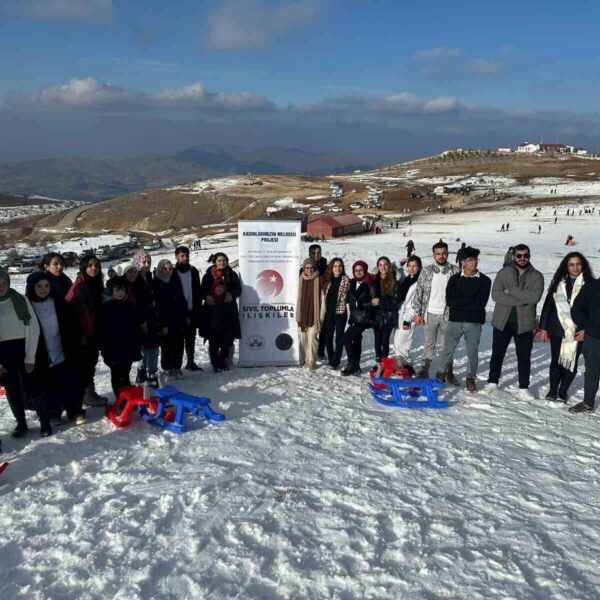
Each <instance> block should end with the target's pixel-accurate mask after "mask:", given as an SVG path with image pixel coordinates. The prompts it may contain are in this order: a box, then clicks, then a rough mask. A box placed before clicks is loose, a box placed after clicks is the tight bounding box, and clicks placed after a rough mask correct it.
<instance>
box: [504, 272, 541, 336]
mask: <svg viewBox="0 0 600 600" xmlns="http://www.w3.org/2000/svg"><path fill="white" fill-rule="evenodd" d="M505 290H506V291H505ZM543 293H544V276H543V275H542V274H541V273H540V272H539V271H538V270H537V269H534V268H533V266H532V265H529V266H528V267H527V269H526V270H525V272H524V273H523V274H522V275H521V276H520V277H519V276H518V272H517V268H516V267H515V265H508V266H507V267H504V268H502V269H500V271H498V274H497V275H496V279H494V285H493V286H492V300H493V301H494V302H495V303H496V304H495V306H494V314H493V316H492V325H493V326H494V327H495V328H496V329H504V328H505V327H506V323H507V322H508V317H509V316H510V311H511V310H512V308H513V307H516V309H517V324H518V330H517V333H525V332H526V331H533V329H534V327H535V320H536V307H537V303H538V302H539V301H540V300H541V298H542V294H543Z"/></svg>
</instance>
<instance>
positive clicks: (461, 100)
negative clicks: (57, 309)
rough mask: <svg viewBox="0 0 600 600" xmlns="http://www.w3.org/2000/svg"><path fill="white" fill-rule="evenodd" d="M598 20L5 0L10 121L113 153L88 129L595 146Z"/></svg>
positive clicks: (536, 14) (399, 7)
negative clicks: (536, 140) (532, 140)
mask: <svg viewBox="0 0 600 600" xmlns="http://www.w3.org/2000/svg"><path fill="white" fill-rule="evenodd" d="M407 4H408V5H407ZM599 17H600V7H599V6H598V4H597V3H593V2H585V1H580V2H577V3H576V4H571V5H570V4H569V3H565V2H555V1H552V0H550V1H547V2H544V3H542V2H539V1H538V2H531V1H526V0H525V1H521V2H516V1H513V0H505V1H503V2H492V1H488V2H482V1H479V2H473V1H471V0H466V1H463V2H461V3H460V4H459V5H457V4H455V3H449V2H447V1H444V2H442V1H438V0H430V1H429V2H427V3H418V4H417V3H404V2H399V1H398V0H396V1H391V0H369V1H358V0H282V1H275V0H271V1H269V0H220V1H214V0H204V1H202V0H195V1H192V0H179V1H178V2H165V1H164V0H163V1H160V2H159V1H157V0H148V1H142V0H138V1H133V0H129V1H125V0H112V1H111V0H1V1H0V57H1V62H0V65H1V68H0V125H2V126H3V127H4V126H7V127H8V135H9V139H10V141H11V143H12V144H11V148H13V150H14V152H13V155H14V157H15V158H27V157H39V156H41V155H49V154H59V155H66V154H86V155H104V154H106V153H107V152H110V151H111V147H110V145H109V144H108V141H109V140H107V139H104V140H100V141H99V143H97V144H94V143H92V140H91V139H90V135H89V133H90V132H91V133H94V132H96V131H100V133H101V135H102V132H106V131H107V130H110V131H112V132H114V133H115V134H116V136H115V139H114V145H113V150H114V153H116V154H119V155H128V154H132V153H134V154H135V153H136V152H141V151H142V150H143V149H144V148H148V143H149V137H151V136H149V134H148V132H149V131H153V130H154V131H156V136H157V137H159V138H160V139H161V140H163V142H164V146H165V149H167V148H168V149H169V150H172V149H176V148H177V147H178V146H187V145H189V144H190V143H193V141H194V140H195V139H196V138H197V137H202V139H203V141H204V142H205V143H211V144H219V143H220V141H224V142H226V143H228V144H231V143H239V144H242V145H249V146H251V145H252V144H253V143H260V144H277V145H287V146H294V145H300V146H303V147H307V148H308V147H313V146H314V149H316V150H322V149H327V150H334V151H339V152H344V151H345V153H346V154H349V155H351V156H353V157H361V158H363V159H364V160H367V161H368V159H369V156H364V157H363V156H362V154H361V152H363V153H365V154H370V155H372V156H373V160H374V161H382V160H393V159H394V158H395V157H396V156H398V159H403V158H406V157H410V153H411V152H414V153H417V154H423V153H428V152H434V151H437V150H439V149H443V148H444V147H446V146H447V145H448V144H451V145H454V146H459V145H465V144H467V143H471V145H473V144H476V143H478V140H481V142H483V141H484V140H487V141H488V144H505V143H516V142H517V141H520V138H524V137H527V136H533V137H534V138H535V137H538V138H540V139H541V138H542V137H543V138H545V139H551V138H557V137H560V138H561V139H562V138H564V136H569V141H570V142H571V143H575V144H588V145H590V144H592V145H593V144H594V143H598V142H600V138H599V139H598V140H597V139H596V138H597V136H598V132H599V130H598V126H597V125H596V123H597V121H598V120H597V117H596V115H595V113H596V111H597V104H598V103H597V100H596V98H597V96H598V92H600V89H599V88H600V83H599V81H598V78H597V77H596V73H597V72H598V63H599V61H600V58H599V56H600V53H599V52H598V50H599V43H598V36H597V31H596V30H597V27H598V22H599ZM81 82H83V83H81ZM190 86H192V87H190ZM194 86H195V87H194ZM390 107H392V108H390ZM365 113H368V115H370V117H365ZM32 120H35V127H34V125H33V124H32V123H31V122H30V121H32ZM124 122H127V123H128V124H129V126H128V131H127V134H128V136H129V138H128V139H123V136H122V135H118V132H122V130H123V123H124ZM84 124H87V127H89V131H87V132H83V131H82V127H83V128H85V127H86V125H84ZM169 125H170V126H172V132H173V133H172V135H169ZM186 126H188V127H189V129H190V130H191V131H193V132H194V134H195V135H191V136H189V138H186V136H185V135H184V134H183V133H182V131H183V130H184V129H185V127H186ZM61 131H62V132H64V133H65V135H64V136H63V137H64V139H63V140H62V142H61V140H60V135H59V132H61ZM351 131H355V135H354V136H353V135H352V133H351ZM220 132H221V133H222V136H221V135H219V133H220ZM36 133H37V135H36ZM84 133H87V135H84ZM392 134H394V135H395V136H404V137H403V139H406V140H407V141H406V144H404V145H401V144H399V143H398V141H397V139H398V137H394V135H392ZM332 135H335V137H336V139H337V141H332ZM165 136H166V138H165ZM490 136H493V137H492V138H490ZM92 137H93V136H92ZM221 137H222V140H221ZM504 138H506V139H504ZM378 139H379V140H381V143H379V144H378V143H377V140H378ZM394 140H396V141H394ZM415 140H418V142H419V143H418V144H417V146H418V147H417V146H415ZM136 141H137V143H136ZM452 141H456V143H455V144H452V143H451V142H452ZM154 145H155V146H157V151H158V150H160V147H159V146H160V145H159V144H158V143H155V144H154ZM361 145H362V146H363V147H364V150H361ZM151 146H152V144H151ZM152 150H153V151H154V147H152ZM0 158H7V156H6V152H4V154H1V153H0Z"/></svg>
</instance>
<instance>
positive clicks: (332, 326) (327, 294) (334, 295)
mask: <svg viewBox="0 0 600 600" xmlns="http://www.w3.org/2000/svg"><path fill="white" fill-rule="evenodd" d="M349 288H350V279H348V276H347V275H346V272H345V270H344V261H343V260H342V259H341V258H333V259H331V261H330V262H329V264H328V265H327V269H326V270H325V275H324V277H323V290H322V292H321V294H322V298H321V333H320V335H321V336H323V345H324V346H325V348H326V350H327V358H328V359H329V366H330V367H331V368H332V369H337V368H338V367H339V366H340V361H341V359H342V350H343V349H344V344H343V337H344V329H345V328H346V321H347V320H348V316H347V309H346V303H347V301H348V290H349ZM334 342H335V347H334Z"/></svg>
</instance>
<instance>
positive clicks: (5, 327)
mask: <svg viewBox="0 0 600 600" xmlns="http://www.w3.org/2000/svg"><path fill="white" fill-rule="evenodd" d="M39 336H40V326H39V324H38V321H37V319H36V318H35V313H34V312H33V307H32V306H31V304H30V303H29V300H28V299H27V298H26V297H25V296H22V295H21V294H19V293H18V292H17V291H16V290H13V289H12V288H11V287H10V276H9V275H8V273H7V272H6V271H5V270H4V269H0V384H2V385H3V386H4V389H5V390H6V397H7V399H8V404H9V406H10V410H11V411H12V414H13V416H14V418H15V420H16V422H17V426H16V427H15V429H14V431H13V432H12V435H13V437H22V436H23V435H25V433H26V432H27V431H28V427H27V419H26V417H25V408H26V406H27V405H28V403H29V399H30V398H31V399H33V400H34V403H35V408H36V411H37V413H38V417H39V419H40V434H41V436H42V437H46V436H48V435H51V434H52V428H51V426H50V415H49V413H48V410H47V408H46V406H45V403H44V402H43V401H42V399H41V398H40V394H39V393H38V390H37V389H35V388H36V386H35V381H34V379H33V376H32V373H33V370H34V368H35V353H36V350H37V345H38V340H39Z"/></svg>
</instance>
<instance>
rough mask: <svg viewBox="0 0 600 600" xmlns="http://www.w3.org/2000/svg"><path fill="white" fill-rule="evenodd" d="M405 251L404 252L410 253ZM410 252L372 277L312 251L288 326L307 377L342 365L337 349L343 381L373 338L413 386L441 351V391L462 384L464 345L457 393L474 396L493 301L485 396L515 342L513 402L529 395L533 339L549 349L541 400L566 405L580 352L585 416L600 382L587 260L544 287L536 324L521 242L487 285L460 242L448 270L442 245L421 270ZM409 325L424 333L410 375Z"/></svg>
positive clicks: (538, 291) (534, 275)
mask: <svg viewBox="0 0 600 600" xmlns="http://www.w3.org/2000/svg"><path fill="white" fill-rule="evenodd" d="M411 246H412V245H411ZM413 252H414V246H413V247H411V248H410V254H409V256H408V257H407V258H406V259H405V260H404V261H403V262H404V268H395V267H394V265H393V264H392V263H391V261H390V259H389V258H388V257H386V256H382V257H380V258H379V259H378V260H377V264H376V272H375V274H371V273H369V270H368V265H367V264H366V263H365V261H362V260H358V261H356V262H354V264H353V265H352V273H351V274H347V273H346V270H345V266H344V262H343V260H342V259H341V258H337V257H336V258H333V259H332V260H331V261H329V262H328V261H327V260H326V259H325V258H324V257H323V256H322V254H321V253H322V249H321V247H320V246H319V245H317V244H312V245H311V246H310V247H309V257H308V258H307V259H305V260H304V262H303V266H302V269H301V272H300V282H299V287H298V299H297V305H296V321H297V323H298V327H299V336H300V345H301V351H302V356H301V363H302V365H303V366H304V367H305V368H308V369H315V368H316V363H317V360H318V359H327V361H328V363H329V365H330V366H331V367H332V368H333V369H337V368H338V367H339V366H340V363H341V358H342V353H343V350H344V349H345V351H346V356H347V359H348V363H347V365H346V367H345V368H344V369H343V370H342V375H344V376H349V375H354V374H357V373H360V372H361V369H360V361H361V353H362V336H363V333H364V332H365V331H366V330H367V329H372V330H373V338H374V347H375V348H374V349H375V362H376V364H375V365H374V367H373V369H375V370H377V369H378V368H380V365H381V361H382V359H384V358H387V357H388V356H389V352H390V346H392V347H393V350H394V353H395V355H396V357H397V358H398V360H399V362H400V365H401V366H402V367H403V368H406V369H407V370H408V372H409V373H410V374H411V375H416V377H417V378H428V377H429V376H430V369H431V364H432V360H433V355H434V352H435V348H436V345H437V346H438V348H439V349H440V353H439V363H440V365H439V369H438V371H437V373H436V374H435V376H436V377H437V378H438V379H441V380H442V381H444V382H445V383H447V384H451V385H460V382H459V381H458V379H457V378H456V376H455V374H454V369H453V362H454V355H455V353H456V349H457V347H458V344H459V343H460V341H461V339H463V338H464V343H465V347H466V354H467V373H466V379H465V386H466V389H467V390H468V391H469V392H475V391H477V383H476V381H477V378H476V377H477V369H478V365H479V344H480V339H481V331H482V327H483V324H484V323H485V320H486V306H487V304H488V301H489V299H490V296H491V298H492V301H493V302H494V310H493V314H492V329H493V333H492V354H491V358H490V363H489V375H488V380H487V384H486V389H487V390H494V389H495V388H496V387H497V386H498V383H499V381H500V378H501V374H502V367H503V363H504V358H505V355H506V352H507V349H508V346H509V345H510V343H511V341H514V344H515V349H516V354H517V363H518V381H519V390H518V395H519V396H520V397H521V398H523V399H531V398H532V396H531V394H530V392H529V385H530V374H531V352H532V348H533V339H534V335H535V334H536V332H538V331H539V332H540V336H541V339H542V340H544V341H547V340H549V341H550V347H551V361H550V372H549V389H548V393H547V395H546V399H547V400H549V401H559V402H566V401H567V398H568V392H569V388H570V386H571V383H572V382H573V379H574V378H575V374H576V372H577V363H578V360H579V356H580V354H581V353H582V352H583V354H584V356H585V360H586V370H585V383H584V398H583V401H582V402H580V403H578V404H576V405H574V406H572V407H571V408H570V409H569V410H570V411H571V412H576V413H580V412H591V411H592V410H593V408H594V402H595V397H596V393H597V391H598V383H599V379H600V302H599V301H600V281H599V280H596V279H594V277H593V275H592V270H591V267H590V264H589V262H588V260H587V259H586V258H585V257H584V256H583V255H582V254H581V253H579V252H570V253H569V254H567V255H566V256H565V257H564V259H563V260H562V261H561V263H560V265H559V266H558V269H557V270H556V272H555V274H554V277H553V278H552V281H551V283H550V286H549V288H548V293H547V295H546V299H545V302H544V305H543V308H542V313H541V318H540V320H539V323H538V321H537V305H538V303H539V302H540V300H541V298H542V296H543V293H544V277H543V275H542V273H540V272H539V271H538V270H537V269H535V267H534V266H533V265H532V263H531V251H530V249H529V247H528V246H527V245H525V244H518V245H516V246H514V247H512V246H511V248H510V249H509V251H508V253H507V256H506V257H505V259H504V265H503V267H502V268H501V269H500V271H499V272H498V273H497V274H496V277H495V279H494V283H493V285H492V282H491V279H490V278H489V277H488V276H487V275H485V274H484V273H482V272H481V271H480V270H479V268H478V264H479V253H480V251H479V250H478V249H477V248H473V247H471V246H467V245H466V244H464V243H463V244H462V246H461V248H460V250H459V253H458V256H457V262H458V263H459V264H458V265H455V264H451V263H450V262H448V245H447V244H446V243H445V242H444V241H442V240H440V241H439V242H437V243H436V244H434V245H433V248H432V252H433V257H432V258H433V262H432V264H430V265H427V266H423V264H422V261H421V259H420V258H419V257H418V256H416V255H415V254H414V253H413ZM417 327H422V328H423V355H422V363H421V365H420V366H419V368H418V370H417V369H415V367H414V366H413V361H412V358H411V346H412V341H413V335H414V332H415V329H416V328H417Z"/></svg>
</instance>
